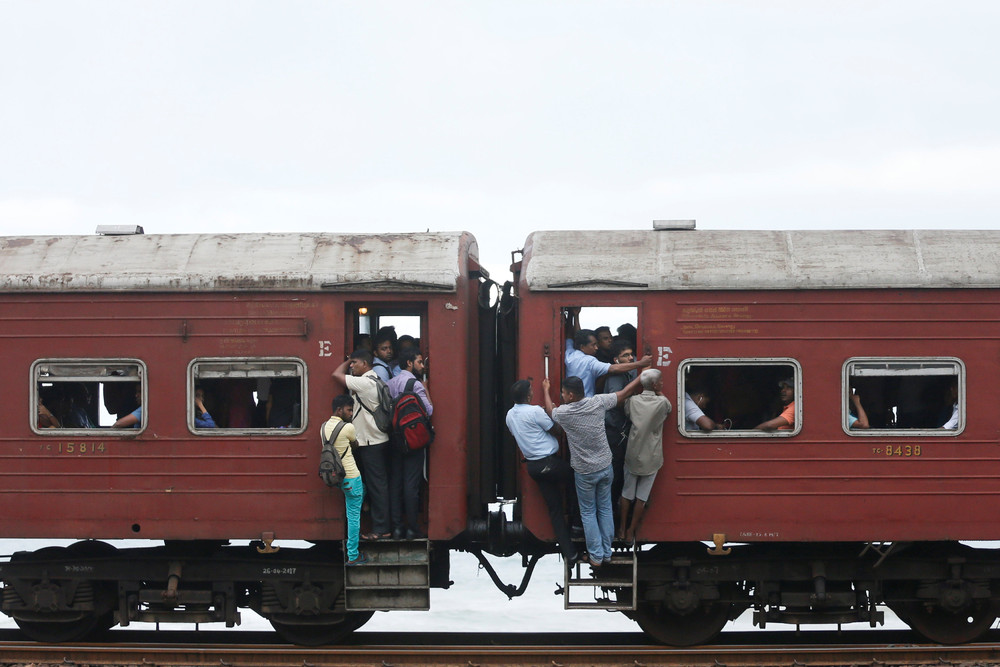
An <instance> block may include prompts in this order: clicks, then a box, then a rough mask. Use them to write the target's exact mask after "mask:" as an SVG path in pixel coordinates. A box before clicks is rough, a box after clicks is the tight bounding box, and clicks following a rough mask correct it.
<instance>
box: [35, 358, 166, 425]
mask: <svg viewBox="0 0 1000 667" xmlns="http://www.w3.org/2000/svg"><path fill="white" fill-rule="evenodd" d="M43 365H52V366H55V365H66V366H73V365H79V366H83V365H87V366H111V365H115V366H124V365H129V366H133V365H134V366H135V367H136V369H137V372H138V374H137V375H135V376H108V375H103V376H102V375H81V376H70V377H69V378H67V379H61V380H59V382H100V383H104V382H135V381H136V380H131V379H126V378H132V377H136V378H138V382H139V387H140V390H141V392H142V399H141V400H142V402H141V404H140V406H141V407H142V420H141V421H140V422H139V428H111V427H110V426H96V427H94V428H38V405H39V400H40V396H39V392H38V384H39V382H41V381H42V379H41V378H40V377H39V376H38V370H39V367H40V366H43ZM119 377H120V378H121V379H117V378H119ZM28 381H29V383H30V385H31V386H30V388H29V393H28V408H29V413H28V424H29V425H30V427H31V430H32V432H33V433H35V434H36V435H45V436H57V437H66V436H74V437H76V436H82V437H94V436H98V435H99V436H100V437H106V436H109V435H112V436H118V437H122V438H130V437H135V436H136V435H138V434H140V433H142V432H143V431H145V430H146V426H147V424H148V419H149V414H148V411H147V402H148V399H149V372H148V370H147V368H146V364H145V362H143V361H142V360H141V359H135V358H132V357H46V358H43V359H36V360H35V361H34V362H32V364H31V369H30V372H29V378H28ZM53 384H56V383H55V382H53Z"/></svg>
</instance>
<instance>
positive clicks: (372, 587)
mask: <svg viewBox="0 0 1000 667" xmlns="http://www.w3.org/2000/svg"><path fill="white" fill-rule="evenodd" d="M361 551H362V553H364V554H365V556H366V557H367V558H368V562H366V563H364V564H362V565H352V566H350V567H348V566H346V565H345V566H344V594H345V600H344V602H345V605H346V607H347V611H382V610H390V609H404V610H413V611H427V610H429V609H430V608H431V593H430V561H431V559H430V541H428V540H378V541H372V542H362V543H361Z"/></svg>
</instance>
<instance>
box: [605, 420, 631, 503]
mask: <svg viewBox="0 0 1000 667" xmlns="http://www.w3.org/2000/svg"><path fill="white" fill-rule="evenodd" d="M605 433H607V435H608V444H609V445H611V469H612V470H614V472H615V478H614V479H613V480H612V481H611V506H612V507H618V499H619V498H621V496H622V487H623V486H625V450H626V449H627V446H628V438H623V437H622V432H621V430H618V429H610V428H605ZM617 518H618V512H617V511H616V512H615V520H617Z"/></svg>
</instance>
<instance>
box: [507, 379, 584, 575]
mask: <svg viewBox="0 0 1000 667" xmlns="http://www.w3.org/2000/svg"><path fill="white" fill-rule="evenodd" d="M542 389H543V390H544V391H545V393H546V394H547V393H548V392H549V380H548V378H545V379H544V380H542ZM511 394H512V395H513V397H514V405H513V407H511V409H510V410H508V411H507V428H509V429H510V432H511V434H512V435H513V436H514V440H516V441H517V446H518V448H519V449H520V450H521V453H522V454H523V455H524V458H525V459H526V460H527V469H528V475H529V476H530V477H531V479H533V480H535V483H536V484H537V485H538V490H539V491H541V493H542V498H543V499H544V500H545V506H546V507H547V508H548V510H549V521H551V522H552V531H553V532H554V533H555V536H556V543H557V544H558V546H559V551H560V552H562V555H563V560H565V561H566V564H567V565H572V564H573V563H574V562H576V560H577V558H578V554H577V553H576V550H575V549H574V548H573V542H572V539H571V538H570V533H569V528H568V527H567V525H566V512H565V510H564V508H563V488H564V487H565V486H566V485H567V484H572V483H573V469H572V468H570V466H569V464H568V463H567V462H566V461H565V460H564V459H563V458H562V457H560V456H559V441H558V440H556V437H555V435H556V434H558V433H560V432H561V431H562V429H560V428H559V427H558V426H557V425H556V424H555V422H553V421H552V419H551V418H550V417H549V416H548V415H547V414H545V410H543V409H542V408H541V407H539V406H537V405H531V399H532V397H533V396H534V392H533V391H532V389H531V381H530V380H518V381H517V382H515V383H514V385H513V386H512V387H511Z"/></svg>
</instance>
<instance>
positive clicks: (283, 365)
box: [187, 357, 307, 435]
mask: <svg viewBox="0 0 1000 667" xmlns="http://www.w3.org/2000/svg"><path fill="white" fill-rule="evenodd" d="M305 388H306V366H305V363H304V362H303V361H302V360H301V359H294V358H284V357H282V358H244V357H239V358H212V359H195V360H193V361H192V362H191V363H190V364H189V366H188V396H189V397H190V398H189V400H188V408H187V421H188V428H190V429H191V430H192V431H194V432H195V433H198V434H201V435H238V434H244V433H248V432H249V433H260V434H271V435H279V434H280V435H292V434H296V433H301V432H302V431H303V430H304V429H305V427H306V423H305V415H306V414H307V406H306V391H305ZM206 413H207V414H206Z"/></svg>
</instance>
